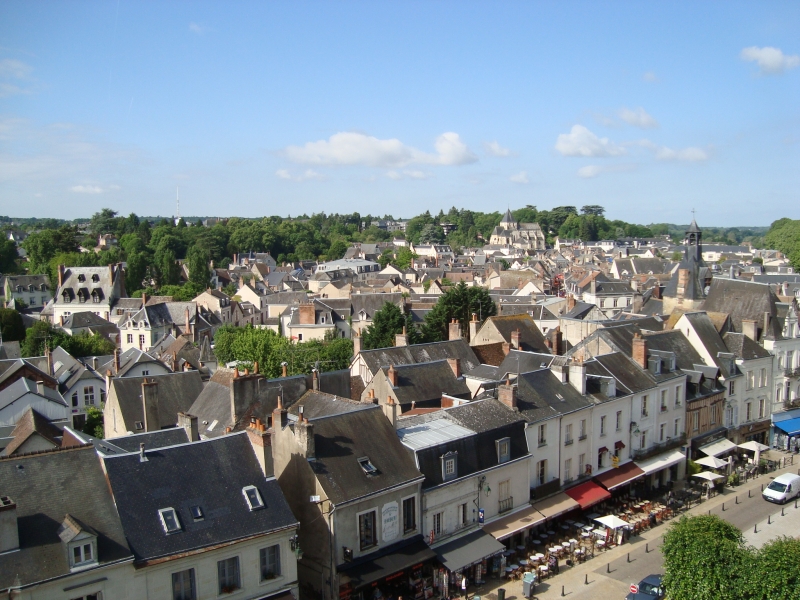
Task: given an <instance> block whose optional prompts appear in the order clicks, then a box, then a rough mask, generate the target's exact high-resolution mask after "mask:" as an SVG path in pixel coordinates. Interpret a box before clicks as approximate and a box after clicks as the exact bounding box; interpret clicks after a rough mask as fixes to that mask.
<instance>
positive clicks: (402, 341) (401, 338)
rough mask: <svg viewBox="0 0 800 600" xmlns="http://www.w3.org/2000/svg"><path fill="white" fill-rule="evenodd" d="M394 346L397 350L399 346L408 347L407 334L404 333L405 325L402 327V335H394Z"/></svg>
mask: <svg viewBox="0 0 800 600" xmlns="http://www.w3.org/2000/svg"><path fill="white" fill-rule="evenodd" d="M394 345H395V346H396V347H398V348H400V347H401V346H408V334H407V333H406V326H405V325H403V333H396V334H395V336H394Z"/></svg>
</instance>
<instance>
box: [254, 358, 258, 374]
mask: <svg viewBox="0 0 800 600" xmlns="http://www.w3.org/2000/svg"><path fill="white" fill-rule="evenodd" d="M253 375H258V361H257V360H256V361H253Z"/></svg>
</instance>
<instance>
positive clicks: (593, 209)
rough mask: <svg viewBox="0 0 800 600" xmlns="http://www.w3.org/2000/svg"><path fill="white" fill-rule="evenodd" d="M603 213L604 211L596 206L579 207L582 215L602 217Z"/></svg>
mask: <svg viewBox="0 0 800 600" xmlns="http://www.w3.org/2000/svg"><path fill="white" fill-rule="evenodd" d="M605 212H606V209H605V208H603V207H602V206H599V205H597V204H587V205H586V206H583V207H581V213H582V214H584V215H595V216H596V217H602V216H603V215H604V214H605Z"/></svg>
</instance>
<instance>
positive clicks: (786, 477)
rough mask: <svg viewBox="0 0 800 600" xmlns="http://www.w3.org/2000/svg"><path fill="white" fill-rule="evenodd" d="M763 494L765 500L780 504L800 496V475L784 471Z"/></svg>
mask: <svg viewBox="0 0 800 600" xmlns="http://www.w3.org/2000/svg"><path fill="white" fill-rule="evenodd" d="M761 495H762V496H764V500H769V501H770V502H777V503H778V504H783V503H784V502H788V501H789V500H791V499H792V498H797V497H800V475H793V474H792V473H784V474H783V475H780V476H778V477H776V478H775V479H774V480H773V481H772V483H770V484H769V485H768V486H767V488H766V489H765V490H764V491H763V492H762V493H761Z"/></svg>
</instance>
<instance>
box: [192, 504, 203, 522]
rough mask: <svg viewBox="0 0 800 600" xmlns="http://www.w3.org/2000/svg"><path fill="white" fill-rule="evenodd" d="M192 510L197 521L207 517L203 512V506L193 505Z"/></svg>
mask: <svg viewBox="0 0 800 600" xmlns="http://www.w3.org/2000/svg"><path fill="white" fill-rule="evenodd" d="M190 510H191V512H192V518H193V519H194V520H195V521H202V520H203V519H205V515H204V514H203V509H202V508H201V507H199V506H192V508H191V509H190Z"/></svg>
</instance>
